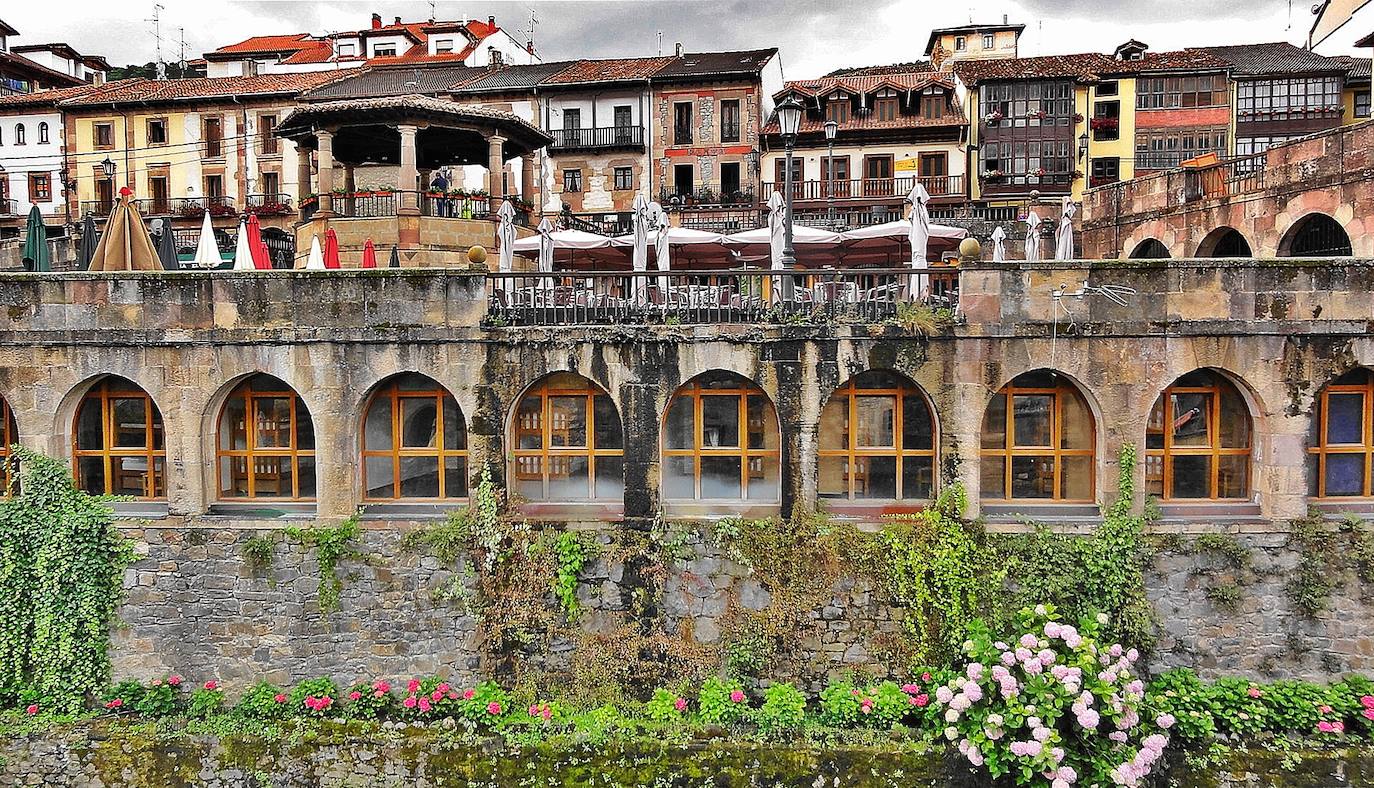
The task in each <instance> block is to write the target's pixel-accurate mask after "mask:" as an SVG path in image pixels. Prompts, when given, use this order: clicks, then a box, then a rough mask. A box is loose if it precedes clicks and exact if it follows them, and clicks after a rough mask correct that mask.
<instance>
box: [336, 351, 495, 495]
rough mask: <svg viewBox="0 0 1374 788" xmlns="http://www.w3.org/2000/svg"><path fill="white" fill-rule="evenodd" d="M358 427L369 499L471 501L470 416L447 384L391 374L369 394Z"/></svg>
mask: <svg viewBox="0 0 1374 788" xmlns="http://www.w3.org/2000/svg"><path fill="white" fill-rule="evenodd" d="M357 423H358V433H357V436H356V446H357V455H358V458H359V461H358V474H359V485H360V486H359V489H360V490H361V494H362V498H363V500H365V501H397V500H448V499H456V498H466V497H467V494H468V471H469V463H468V436H467V417H466V415H465V414H464V413H463V409H462V405H461V404H460V403H459V402H458V399H457V398H456V397H455V396H454V395H453V392H452V391H450V390H449V389H448V387H446V386H445V385H444V384H442V383H440V382H439V381H438V380H435V379H434V378H433V377H431V376H429V375H426V374H424V373H421V372H415V371H410V370H405V371H400V372H396V373H393V374H391V375H387V376H386V377H384V378H382V379H381V380H379V381H377V382H376V383H375V384H373V385H372V386H371V387H370V388H369V389H368V390H367V392H365V394H364V396H363V399H362V404H361V407H360V408H359V409H358V422H357Z"/></svg>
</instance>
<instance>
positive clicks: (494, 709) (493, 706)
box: [487, 701, 501, 716]
mask: <svg viewBox="0 0 1374 788" xmlns="http://www.w3.org/2000/svg"><path fill="white" fill-rule="evenodd" d="M487 713H488V714H490V715H492V716H495V715H497V714H500V713H501V704H499V703H497V702H496V701H492V702H491V703H488V704H487Z"/></svg>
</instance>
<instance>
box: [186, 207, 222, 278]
mask: <svg viewBox="0 0 1374 788" xmlns="http://www.w3.org/2000/svg"><path fill="white" fill-rule="evenodd" d="M222 262H224V260H223V259H222V258H220V256H219V247H218V246H217V245H215V230H214V228H213V227H211V226H210V212H209V211H206V212H205V221H204V222H202V223H201V225H200V238H199V239H198V240H197V241H196V259H194V260H192V261H191V264H192V265H194V266H197V267H199V268H219V266H220V263H222Z"/></svg>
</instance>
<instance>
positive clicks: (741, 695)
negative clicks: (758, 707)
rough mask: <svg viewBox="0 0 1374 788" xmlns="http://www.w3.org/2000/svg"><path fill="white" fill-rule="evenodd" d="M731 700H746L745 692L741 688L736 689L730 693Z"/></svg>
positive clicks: (733, 701) (732, 701)
mask: <svg viewBox="0 0 1374 788" xmlns="http://www.w3.org/2000/svg"><path fill="white" fill-rule="evenodd" d="M730 702H731V703H743V702H744V693H743V692H742V691H740V690H735V691H734V692H732V693H730Z"/></svg>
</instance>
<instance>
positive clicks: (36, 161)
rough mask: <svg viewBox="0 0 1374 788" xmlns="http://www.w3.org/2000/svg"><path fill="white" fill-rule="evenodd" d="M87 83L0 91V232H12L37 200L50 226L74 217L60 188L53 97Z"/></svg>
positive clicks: (60, 143) (81, 90) (78, 91)
mask: <svg viewBox="0 0 1374 788" xmlns="http://www.w3.org/2000/svg"><path fill="white" fill-rule="evenodd" d="M95 89H96V88H95V87H94V86H91V85H83V86H80V87H74V88H61V89H57V90H45V91H42V92H39V93H16V94H13V95H9V96H0V236H12V235H15V234H16V232H17V231H18V228H21V227H22V226H23V222H24V219H25V217H26V216H27V215H28V212H29V209H30V208H31V207H32V206H34V205H37V206H38V208H39V210H40V211H42V212H43V217H44V219H45V224H47V225H48V226H49V227H50V228H51V229H53V230H55V229H57V228H60V227H62V226H63V225H64V224H66V223H67V222H68V221H74V220H75V216H76V211H75V206H74V205H73V206H71V208H72V209H73V210H72V211H71V215H70V216H69V215H68V210H67V208H68V206H67V195H66V190H65V188H64V182H65V181H64V157H63V150H64V138H63V137H64V130H63V124H62V113H61V112H60V111H59V110H58V109H57V106H56V105H57V102H59V101H62V100H65V99H69V98H74V97H76V96H79V95H83V94H85V93H87V92H90V91H92V90H95Z"/></svg>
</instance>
